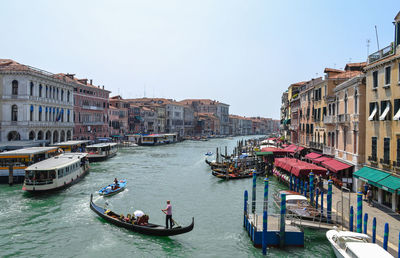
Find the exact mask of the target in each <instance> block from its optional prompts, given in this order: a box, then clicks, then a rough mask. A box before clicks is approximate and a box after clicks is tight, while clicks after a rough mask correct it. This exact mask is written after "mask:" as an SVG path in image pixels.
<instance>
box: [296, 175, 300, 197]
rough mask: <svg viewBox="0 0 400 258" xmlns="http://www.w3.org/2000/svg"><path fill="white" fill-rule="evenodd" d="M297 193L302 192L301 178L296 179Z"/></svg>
mask: <svg viewBox="0 0 400 258" xmlns="http://www.w3.org/2000/svg"><path fill="white" fill-rule="evenodd" d="M295 191H296V192H298V193H299V192H300V180H299V178H296V190H295Z"/></svg>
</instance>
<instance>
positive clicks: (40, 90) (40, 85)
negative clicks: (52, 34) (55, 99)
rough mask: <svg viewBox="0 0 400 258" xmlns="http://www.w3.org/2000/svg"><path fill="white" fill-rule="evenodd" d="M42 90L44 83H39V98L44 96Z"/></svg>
mask: <svg viewBox="0 0 400 258" xmlns="http://www.w3.org/2000/svg"><path fill="white" fill-rule="evenodd" d="M42 90H43V86H42V84H39V98H41V97H42Z"/></svg>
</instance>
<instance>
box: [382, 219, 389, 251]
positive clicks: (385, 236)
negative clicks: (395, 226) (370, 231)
mask: <svg viewBox="0 0 400 258" xmlns="http://www.w3.org/2000/svg"><path fill="white" fill-rule="evenodd" d="M388 239H389V223H387V222H386V223H385V232H384V233H383V249H385V250H386V251H387V248H388Z"/></svg>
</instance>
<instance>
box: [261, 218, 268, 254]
mask: <svg viewBox="0 0 400 258" xmlns="http://www.w3.org/2000/svg"><path fill="white" fill-rule="evenodd" d="M267 227H268V210H264V213H263V232H262V253H263V255H266V254H267V230H268V229H267Z"/></svg>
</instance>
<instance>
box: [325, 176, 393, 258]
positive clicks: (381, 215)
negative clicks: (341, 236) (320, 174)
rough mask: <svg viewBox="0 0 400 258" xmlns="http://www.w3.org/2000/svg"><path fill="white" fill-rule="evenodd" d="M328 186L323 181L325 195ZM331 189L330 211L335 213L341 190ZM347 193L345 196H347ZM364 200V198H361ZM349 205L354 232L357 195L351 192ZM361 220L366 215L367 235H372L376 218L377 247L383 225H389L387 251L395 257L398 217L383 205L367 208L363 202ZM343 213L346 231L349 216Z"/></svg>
mask: <svg viewBox="0 0 400 258" xmlns="http://www.w3.org/2000/svg"><path fill="white" fill-rule="evenodd" d="M327 188H328V185H327V181H326V180H325V183H324V189H325V193H326V191H327ZM332 189H333V195H332V210H333V212H335V213H336V212H337V211H336V209H337V207H339V208H340V207H341V206H340V205H341V204H339V206H338V202H341V201H342V197H341V190H340V189H339V188H337V187H336V186H333V187H332ZM348 195H349V193H347V194H346V196H348ZM326 196H327V195H326V194H325V195H324V207H326V204H327V201H326ZM363 198H364V196H363ZM350 199H351V201H350V205H351V206H353V209H354V223H353V225H354V228H353V229H354V231H355V230H356V225H357V223H356V217H357V193H354V192H351V193H350ZM362 209H363V216H362V218H363V220H364V214H365V213H368V226H367V233H368V235H370V236H371V235H372V220H373V219H374V217H375V218H376V240H377V243H378V244H379V245H381V246H382V242H383V233H384V227H385V223H389V243H388V251H389V252H390V253H391V254H392V255H393V256H395V257H397V251H398V243H399V232H400V215H399V214H397V213H395V212H393V211H392V210H391V209H389V208H386V207H384V206H383V205H380V204H378V203H374V205H373V206H368V203H367V202H366V201H363V206H362ZM346 213H348V212H344V214H345V216H344V217H345V221H346V222H345V224H344V226H345V227H346V230H348V226H349V223H348V220H349V215H348V214H347V215H346ZM362 230H364V225H363V226H362Z"/></svg>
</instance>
